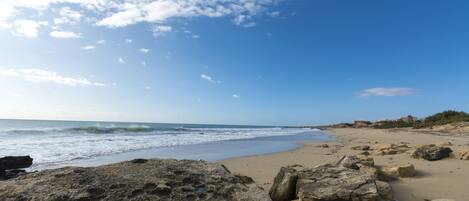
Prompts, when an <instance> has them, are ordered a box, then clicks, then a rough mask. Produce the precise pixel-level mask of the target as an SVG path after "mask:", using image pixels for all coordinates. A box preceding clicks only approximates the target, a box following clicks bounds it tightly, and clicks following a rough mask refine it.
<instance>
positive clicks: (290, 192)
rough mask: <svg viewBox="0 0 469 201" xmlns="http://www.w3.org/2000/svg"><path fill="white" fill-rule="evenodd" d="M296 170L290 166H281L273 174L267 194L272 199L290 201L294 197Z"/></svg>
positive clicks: (274, 200)
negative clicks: (276, 172)
mask: <svg viewBox="0 0 469 201" xmlns="http://www.w3.org/2000/svg"><path fill="white" fill-rule="evenodd" d="M297 179H298V173H297V171H296V170H295V169H294V168H292V167H282V168H280V171H279V173H278V174H277V176H275V179H274V183H273V184H272V187H271V188H270V191H269V195H270V198H271V199H272V200H273V201H286V200H288V201H290V200H293V199H295V197H296V181H297Z"/></svg>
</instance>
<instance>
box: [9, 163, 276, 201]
mask: <svg viewBox="0 0 469 201" xmlns="http://www.w3.org/2000/svg"><path fill="white" fill-rule="evenodd" d="M136 162H137V163H136ZM251 181H252V180H249V179H247V178H244V177H239V176H235V175H233V174H231V173H230V172H229V171H227V170H226V169H225V167H223V166H222V165H219V164H214V163H209V162H205V161H193V160H174V159H167V160H159V159H151V160H146V161H143V160H137V161H135V160H134V161H127V162H122V163H116V164H110V165H105V166H99V167H86V168H82V167H65V168H60V169H54V170H44V171H41V172H36V173H30V174H28V175H25V176H22V177H18V178H15V179H11V180H6V181H0V200H2V201H14V200H53V201H59V200H64V201H65V200H66V201H83V200H93V201H94V200H101V201H124V200H131V201H132V200H133V201H137V200H172V201H183V200H184V201H185V200H199V201H201V200H230V201H247V200H253V201H270V200H271V199H270V198H269V196H268V194H267V193H266V192H264V191H263V190H262V189H261V188H260V187H258V186H257V185H256V184H253V183H251Z"/></svg>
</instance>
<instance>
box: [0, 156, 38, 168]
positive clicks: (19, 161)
mask: <svg viewBox="0 0 469 201" xmlns="http://www.w3.org/2000/svg"><path fill="white" fill-rule="evenodd" d="M32 164H33V159H32V158H31V157H29V156H6V157H3V158H0V171H2V170H12V169H20V168H28V167H30V166H31V165H32Z"/></svg>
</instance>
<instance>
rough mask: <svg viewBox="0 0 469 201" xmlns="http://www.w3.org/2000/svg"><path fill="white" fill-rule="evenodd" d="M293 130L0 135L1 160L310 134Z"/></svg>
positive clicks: (38, 160) (64, 158) (63, 158)
mask: <svg viewBox="0 0 469 201" xmlns="http://www.w3.org/2000/svg"><path fill="white" fill-rule="evenodd" d="M311 131H314V130H311V129H296V128H288V129H283V128H189V129H187V128H186V129H184V130H155V131H152V132H142V133H112V134H91V133H76V132H71V131H68V132H65V131H64V130H62V131H60V132H59V131H57V130H52V131H50V132H45V133H42V134H26V133H27V132H26V133H20V134H19V133H14V134H12V133H8V132H0V141H1V142H2V146H1V147H0V157H1V156H7V155H31V157H33V158H34V162H35V165H38V164H48V163H54V164H55V163H62V162H69V161H72V160H75V159H83V158H92V157H95V156H101V155H109V154H114V153H122V152H128V151H132V150H141V149H148V148H158V147H168V146H180V145H190V144H200V143H208V142H216V141H223V140H237V139H250V138H256V137H267V136H282V135H295V134H300V133H304V132H311Z"/></svg>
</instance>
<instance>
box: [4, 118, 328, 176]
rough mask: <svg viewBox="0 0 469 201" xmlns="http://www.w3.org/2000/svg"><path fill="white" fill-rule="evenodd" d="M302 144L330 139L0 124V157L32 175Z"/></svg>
mask: <svg viewBox="0 0 469 201" xmlns="http://www.w3.org/2000/svg"><path fill="white" fill-rule="evenodd" d="M306 140H330V138H329V136H328V135H326V134H324V133H321V132H320V131H319V130H316V129H308V128H287V127H268V126H232V125H200V124H163V123H120V122H80V121H40V120H0V157H3V156H11V155H30V156H31V157H32V158H33V159H34V164H33V166H32V167H31V168H30V169H32V170H38V169H46V168H52V167H60V166H66V165H79V166H93V165H101V164H106V163H112V162H119V161H122V160H130V159H133V158H177V159H203V160H209V161H216V160H222V159H226V158H231V157H239V156H247V155H256V154H265V153H272V152H278V151H285V150H288V149H293V148H295V147H297V144H296V143H295V142H298V141H306Z"/></svg>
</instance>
